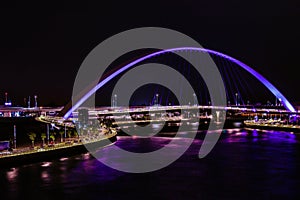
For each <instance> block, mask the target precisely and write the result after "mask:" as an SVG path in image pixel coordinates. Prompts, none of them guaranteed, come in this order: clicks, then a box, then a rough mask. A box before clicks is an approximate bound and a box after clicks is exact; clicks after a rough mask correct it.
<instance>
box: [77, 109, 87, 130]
mask: <svg viewBox="0 0 300 200" xmlns="http://www.w3.org/2000/svg"><path fill="white" fill-rule="evenodd" d="M78 123H79V126H80V128H84V127H86V126H87V125H88V124H89V110H88V109H87V108H79V109H78Z"/></svg>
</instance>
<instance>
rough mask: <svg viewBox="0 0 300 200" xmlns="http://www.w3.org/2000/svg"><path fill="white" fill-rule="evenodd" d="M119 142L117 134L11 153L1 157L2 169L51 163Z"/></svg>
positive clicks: (0, 164)
mask: <svg viewBox="0 0 300 200" xmlns="http://www.w3.org/2000/svg"><path fill="white" fill-rule="evenodd" d="M116 141H117V134H111V135H106V136H105V137H103V138H101V139H98V140H94V141H91V142H85V143H83V142H80V143H75V144H68V145H64V146H60V147H50V148H47V149H44V150H40V149H34V150H32V149H31V150H29V151H25V152H22V153H11V154H4V155H0V166H1V167H15V166H20V165H23V164H29V163H35V162H42V161H50V160H53V159H56V158H60V157H65V156H72V155H77V154H82V153H86V152H88V150H91V149H94V150H97V149H100V148H104V147H106V146H109V145H111V144H113V143H115V142H116Z"/></svg>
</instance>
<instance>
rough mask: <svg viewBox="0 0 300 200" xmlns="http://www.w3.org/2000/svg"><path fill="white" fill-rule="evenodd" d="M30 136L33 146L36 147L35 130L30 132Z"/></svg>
mask: <svg viewBox="0 0 300 200" xmlns="http://www.w3.org/2000/svg"><path fill="white" fill-rule="evenodd" d="M28 137H29V139H30V140H31V144H32V148H34V140H35V138H36V134H35V133H33V132H30V133H28Z"/></svg>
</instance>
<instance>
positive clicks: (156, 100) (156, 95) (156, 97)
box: [155, 94, 159, 107]
mask: <svg viewBox="0 0 300 200" xmlns="http://www.w3.org/2000/svg"><path fill="white" fill-rule="evenodd" d="M158 96H159V94H155V103H156V107H158Z"/></svg>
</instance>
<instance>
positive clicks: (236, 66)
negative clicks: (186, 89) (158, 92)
mask: <svg viewBox="0 0 300 200" xmlns="http://www.w3.org/2000/svg"><path fill="white" fill-rule="evenodd" d="M176 53H185V54H195V53H196V54H208V55H210V56H211V57H212V58H213V61H214V62H215V63H216V64H217V66H218V68H219V71H220V73H221V76H222V79H223V81H224V85H225V88H226V96H227V100H228V105H224V109H226V110H228V109H232V108H230V106H231V105H234V106H236V107H246V106H245V105H249V100H248V101H246V100H245V99H243V94H245V93H246V94H248V93H250V92H249V91H246V92H245V91H244V92H243V90H245V88H251V86H252V85H249V84H248V83H247V80H244V78H243V77H241V76H243V75H244V74H243V73H245V72H247V74H248V75H250V76H251V77H252V79H253V78H255V79H256V81H257V82H259V83H261V85H263V86H264V87H265V89H266V93H267V92H269V93H270V94H272V95H274V96H273V97H271V98H273V99H274V98H275V99H276V103H274V106H277V105H279V106H283V107H284V108H285V110H286V111H288V112H290V113H296V112H297V111H296V109H295V108H294V107H293V105H292V104H291V103H290V102H289V101H288V99H287V98H286V97H285V96H284V95H283V94H282V93H281V92H280V91H279V90H278V89H277V88H276V87H275V86H274V85H273V84H272V83H271V82H269V81H268V80H267V79H266V78H264V77H263V76H262V75H261V74H259V73H258V72H257V71H255V70H254V69H252V68H251V67H249V66H248V65H246V64H244V63H243V62H241V61H239V60H237V59H235V58H233V57H231V56H228V55H225V54H223V53H220V52H217V51H214V50H209V49H204V48H195V47H180V48H173V49H166V50H159V51H155V52H152V53H148V54H146V55H144V56H141V57H140V58H138V59H136V60H134V61H132V62H130V63H128V64H126V65H123V66H121V67H118V68H117V69H114V70H113V71H114V72H113V73H110V74H109V73H108V74H106V75H105V76H103V77H104V78H102V79H101V80H100V82H98V84H95V85H94V86H92V87H90V88H89V90H88V92H86V93H85V94H84V95H82V96H81V98H79V99H78V101H77V102H73V106H72V107H68V106H66V107H65V108H64V109H63V110H62V114H63V116H64V119H68V118H69V117H70V116H71V115H72V113H73V112H75V111H76V110H77V109H78V108H80V106H82V104H83V103H84V102H85V101H86V100H88V99H89V98H90V97H91V96H92V95H93V94H95V93H96V92H97V90H99V89H101V88H102V87H104V86H105V85H106V84H107V83H108V82H110V81H112V80H113V79H114V78H116V77H118V76H120V75H122V73H124V72H126V70H129V69H131V68H134V67H138V65H140V64H143V63H144V62H146V61H148V60H150V61H151V62H153V59H158V61H154V62H159V61H160V62H161V60H162V57H168V55H170V54H176ZM167 59H169V60H172V59H170V58H167ZM175 62H179V63H180V61H176V60H175ZM173 65H174V63H173ZM175 65H177V66H178V65H182V66H181V68H183V70H186V71H187V69H188V71H190V70H192V68H191V66H190V65H188V64H186V63H183V64H178V63H176V64H175ZM241 69H242V71H243V72H240V71H241ZM198 79H199V80H200V78H198ZM198 79H197V80H198ZM235 79H236V80H235ZM250 79H251V78H250ZM199 82H200V81H199ZM202 87H203V86H202ZM254 87H256V86H254ZM256 92H259V91H257V90H256V88H252V94H253V96H257V93H256ZM204 93H205V92H204ZM185 95H188V94H185ZM205 95H206V97H207V92H206V93H205ZM205 95H203V93H202V95H201V94H197V97H198V98H199V96H201V97H203V96H205ZM208 95H209V94H208ZM203 98H205V97H203ZM250 98H251V97H250ZM250 98H249V97H248V99H250ZM200 99H201V98H200ZM206 99H208V98H206ZM230 99H231V100H232V101H231V103H230ZM277 100H278V104H277ZM157 103H158V102H157ZM269 103H270V102H269ZM199 104H201V105H208V106H214V105H209V104H210V102H206V103H203V101H202V102H201V101H199ZM69 105H70V104H69ZM252 105H253V104H252ZM225 107H226V108H225ZM176 109H178V108H176Z"/></svg>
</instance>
